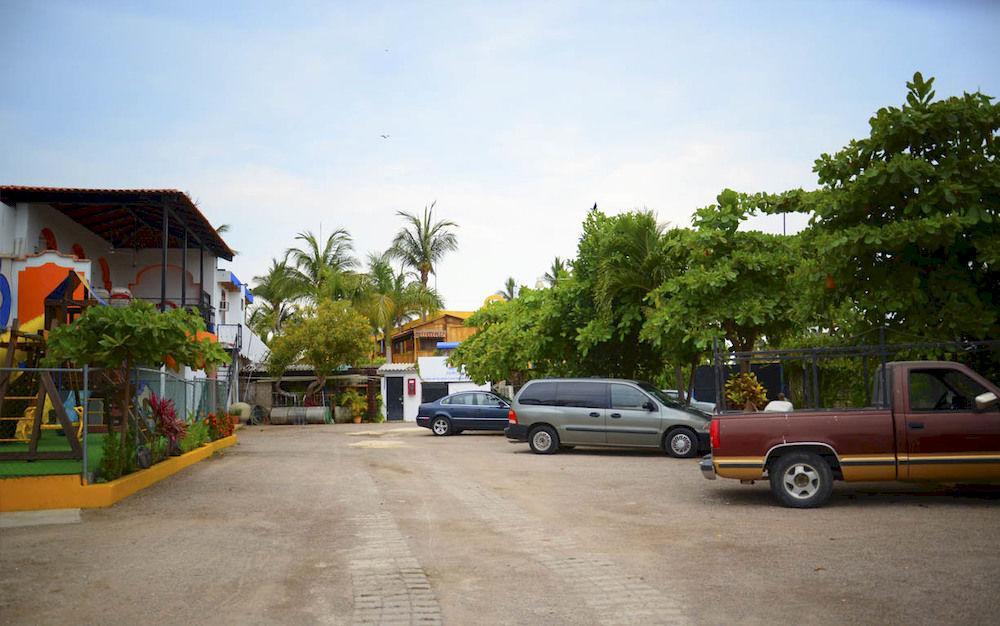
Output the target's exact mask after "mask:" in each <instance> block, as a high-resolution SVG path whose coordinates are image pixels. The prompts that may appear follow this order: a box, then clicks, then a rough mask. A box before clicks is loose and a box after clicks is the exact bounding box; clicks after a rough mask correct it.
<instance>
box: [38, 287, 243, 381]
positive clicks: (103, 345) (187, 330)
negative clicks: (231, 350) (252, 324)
mask: <svg viewBox="0 0 1000 626" xmlns="http://www.w3.org/2000/svg"><path fill="white" fill-rule="evenodd" d="M204 330H205V323H204V321H203V320H202V319H201V317H200V316H198V315H195V314H194V313H190V312H188V311H185V310H183V309H171V310H168V311H164V312H162V313H161V312H160V311H158V310H157V309H156V308H155V307H154V306H153V305H152V304H150V303H148V302H145V301H142V300H133V301H132V303H131V304H129V306H127V307H121V308H119V307H110V306H99V307H98V306H95V307H90V308H88V309H87V311H86V312H85V313H84V314H83V315H81V316H80V317H79V318H77V319H76V320H74V321H73V323H72V324H69V325H66V326H58V327H56V328H54V329H53V330H52V331H51V332H50V333H49V336H48V341H47V344H46V361H47V362H48V363H49V364H50V365H57V364H60V363H65V362H70V363H73V364H74V365H77V366H81V365H85V364H86V365H91V366H96V367H106V368H119V367H123V366H127V367H132V366H138V365H142V366H147V367H159V366H161V365H164V364H167V363H168V362H170V361H172V364H173V365H180V366H184V365H186V366H189V367H193V368H196V369H211V368H213V367H215V366H216V365H219V364H222V363H228V362H229V356H228V355H227V354H226V352H225V350H223V349H222V346H220V345H219V344H218V343H217V342H215V341H212V340H211V339H210V338H207V337H206V338H199V337H198V333H199V332H201V331H204Z"/></svg>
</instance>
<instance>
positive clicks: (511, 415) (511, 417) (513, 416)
mask: <svg viewBox="0 0 1000 626" xmlns="http://www.w3.org/2000/svg"><path fill="white" fill-rule="evenodd" d="M507 421H508V422H509V423H511V424H516V423H517V413H515V412H514V409H511V410H509V411H507Z"/></svg>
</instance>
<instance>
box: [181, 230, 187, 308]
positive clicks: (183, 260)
mask: <svg viewBox="0 0 1000 626" xmlns="http://www.w3.org/2000/svg"><path fill="white" fill-rule="evenodd" d="M187 274H188V231H187V227H186V226H185V227H184V247H183V252H182V254H181V308H182V309H184V310H185V311H186V310H187Z"/></svg>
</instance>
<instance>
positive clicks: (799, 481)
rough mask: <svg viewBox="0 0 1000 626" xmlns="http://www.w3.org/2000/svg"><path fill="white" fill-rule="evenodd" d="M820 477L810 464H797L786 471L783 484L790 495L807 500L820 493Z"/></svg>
mask: <svg viewBox="0 0 1000 626" xmlns="http://www.w3.org/2000/svg"><path fill="white" fill-rule="evenodd" d="M819 483H820V477H819V472H817V471H816V468H815V467H813V466H812V465H809V464H808V463H796V464H794V465H792V466H791V467H789V468H788V469H787V470H785V475H784V476H782V477H781V484H782V486H783V487H784V488H785V491H786V492H787V493H788V495H790V496H792V497H793V498H798V499H799V500H805V499H807V498H811V497H812V496H814V495H816V493H817V492H818V491H819Z"/></svg>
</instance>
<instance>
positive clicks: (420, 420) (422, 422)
mask: <svg viewBox="0 0 1000 626" xmlns="http://www.w3.org/2000/svg"><path fill="white" fill-rule="evenodd" d="M417 426H423V427H424V428H430V427H431V418H429V417H423V416H420V415H418V416H417Z"/></svg>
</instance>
